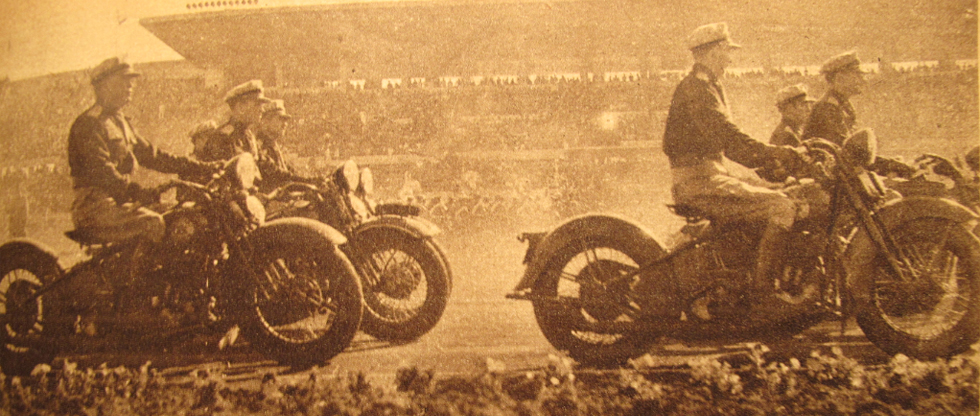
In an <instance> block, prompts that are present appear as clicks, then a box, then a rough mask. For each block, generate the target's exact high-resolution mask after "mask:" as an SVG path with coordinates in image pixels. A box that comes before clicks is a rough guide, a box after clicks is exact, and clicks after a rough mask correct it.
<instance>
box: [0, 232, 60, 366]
mask: <svg viewBox="0 0 980 416" xmlns="http://www.w3.org/2000/svg"><path fill="white" fill-rule="evenodd" d="M61 273H62V271H61V267H60V266H58V262H57V259H55V258H54V257H53V256H52V255H50V254H48V253H46V252H44V251H42V250H39V249H37V248H36V247H33V246H31V245H27V244H15V245H13V246H11V245H8V246H5V247H4V248H3V249H2V250H0V343H2V348H0V369H2V370H3V373H4V374H6V375H10V376H14V375H21V376H22V375H27V374H30V372H31V371H32V370H33V369H34V367H35V366H36V365H38V364H44V363H50V362H51V360H53V359H54V357H55V354H56V353H57V349H56V348H55V344H56V343H55V342H51V340H52V339H53V337H56V336H59V335H63V334H59V332H63V333H67V332H68V331H69V330H70V329H71V328H70V326H69V325H68V324H67V323H66V322H62V321H64V320H59V319H56V318H55V317H54V315H55V313H56V312H55V310H56V308H57V306H56V302H46V301H47V300H49V299H51V297H50V296H47V295H44V296H40V297H37V298H34V294H35V293H37V291H38V290H40V289H41V287H42V286H43V285H46V284H50V283H51V282H52V281H54V280H55V279H56V278H58V277H59V276H61Z"/></svg>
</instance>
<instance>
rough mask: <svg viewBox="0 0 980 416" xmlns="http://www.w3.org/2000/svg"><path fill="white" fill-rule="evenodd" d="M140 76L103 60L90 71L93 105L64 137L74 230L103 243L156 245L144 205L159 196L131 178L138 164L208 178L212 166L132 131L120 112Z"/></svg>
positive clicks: (158, 229)
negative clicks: (142, 241)
mask: <svg viewBox="0 0 980 416" xmlns="http://www.w3.org/2000/svg"><path fill="white" fill-rule="evenodd" d="M138 76H140V74H139V73H137V72H135V71H134V70H133V68H132V66H131V65H130V64H129V63H127V62H125V61H124V60H123V59H121V58H118V57H116V58H109V59H107V60H105V61H103V62H102V63H101V64H99V65H98V66H97V67H95V69H94V70H93V71H92V76H91V83H92V87H93V88H94V89H95V105H93V106H92V107H90V108H89V109H88V110H85V112H84V113H82V114H81V115H79V116H78V118H76V119H75V122H74V123H72V125H71V131H70V133H69V135H68V164H69V167H70V169H71V177H72V182H73V187H74V191H75V200H74V202H73V203H72V206H71V215H72V221H73V222H74V224H75V227H76V228H77V229H85V230H86V232H87V233H88V235H89V236H91V237H94V238H95V239H97V240H100V241H104V242H115V241H123V240H128V239H130V238H136V237H140V238H144V239H145V240H148V241H160V240H161V239H162V238H163V236H164V233H165V227H164V221H163V216H162V215H160V214H158V213H156V212H154V211H152V210H150V209H148V208H146V207H145V205H149V204H153V203H156V202H159V198H160V195H159V193H158V192H157V191H156V190H154V189H152V188H146V187H143V186H140V185H139V184H138V183H136V182H134V181H133V179H132V174H133V173H134V172H135V171H136V170H137V168H138V167H139V166H140V165H142V166H145V167H147V168H150V169H153V170H156V171H159V172H163V173H178V174H188V175H195V176H206V175H210V174H211V172H213V171H214V170H215V169H217V165H215V164H206V163H200V162H197V161H194V160H191V159H188V158H185V157H179V156H174V155H171V154H169V153H167V152H164V151H162V150H160V149H158V148H157V147H156V146H154V145H153V144H152V143H150V142H149V141H148V140H146V139H144V138H143V137H142V136H140V135H139V134H137V133H136V130H135V129H133V126H132V125H131V124H130V120H129V118H128V117H126V116H125V115H123V113H122V108H123V107H124V106H126V104H128V103H129V101H130V99H131V98H132V94H133V84H134V79H135V78H136V77H138Z"/></svg>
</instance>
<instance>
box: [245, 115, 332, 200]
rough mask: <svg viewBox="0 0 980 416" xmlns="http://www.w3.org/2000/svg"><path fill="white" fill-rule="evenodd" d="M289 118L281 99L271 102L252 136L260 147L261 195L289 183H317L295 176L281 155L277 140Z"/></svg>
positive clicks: (290, 166)
mask: <svg viewBox="0 0 980 416" xmlns="http://www.w3.org/2000/svg"><path fill="white" fill-rule="evenodd" d="M291 119H292V116H290V115H289V113H287V112H286V105H285V103H283V101H282V100H272V101H270V102H269V103H268V104H266V106H265V109H264V110H263V112H262V119H261V121H259V124H258V128H257V131H256V134H255V135H256V137H257V138H258V146H259V154H258V160H257V162H258V166H259V171H260V172H261V173H262V181H261V182H259V190H260V191H261V192H266V193H267V192H271V191H272V190H275V189H277V188H279V187H280V186H283V185H285V184H287V183H289V182H306V183H316V182H317V179H315V178H307V177H305V176H302V175H299V174H297V173H296V170H295V169H294V168H293V166H292V165H290V164H289V163H288V162H286V158H285V156H284V155H283V152H282V145H280V143H279V140H280V139H282V137H283V135H284V134H285V132H286V128H287V126H288V125H289V121H290V120H291Z"/></svg>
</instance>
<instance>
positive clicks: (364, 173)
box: [357, 168, 374, 195]
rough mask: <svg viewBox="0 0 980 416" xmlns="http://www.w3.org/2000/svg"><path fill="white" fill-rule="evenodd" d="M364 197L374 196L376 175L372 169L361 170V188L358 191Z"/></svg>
mask: <svg viewBox="0 0 980 416" xmlns="http://www.w3.org/2000/svg"><path fill="white" fill-rule="evenodd" d="M357 190H358V192H361V194H362V195H373V194H374V174H373V173H371V169H369V168H364V169H361V187H360V188H358V189H357Z"/></svg>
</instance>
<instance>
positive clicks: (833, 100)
mask: <svg viewBox="0 0 980 416" xmlns="http://www.w3.org/2000/svg"><path fill="white" fill-rule="evenodd" d="M815 105H824V106H826V105H831V106H834V107H840V106H841V102H840V99H838V98H837V96H836V95H834V94H831V93H829V92H828V93H827V94H824V96H823V97H821V98H820V99H819V100H817V103H816V104H815Z"/></svg>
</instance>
